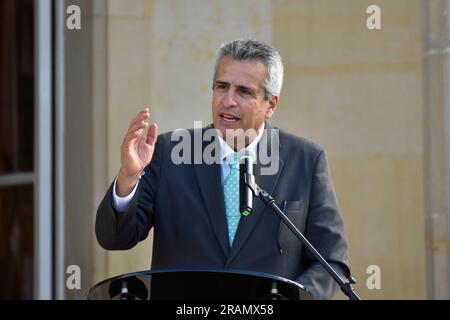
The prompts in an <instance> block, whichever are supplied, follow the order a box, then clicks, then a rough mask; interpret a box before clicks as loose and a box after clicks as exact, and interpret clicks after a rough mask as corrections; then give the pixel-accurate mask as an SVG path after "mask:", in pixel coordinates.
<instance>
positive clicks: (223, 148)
mask: <svg viewBox="0 0 450 320" xmlns="http://www.w3.org/2000/svg"><path fill="white" fill-rule="evenodd" d="M264 128H265V123H264V122H263V124H262V126H261V128H260V130H259V132H258V136H257V137H256V138H255V140H253V141H252V142H251V143H250V144H249V145H248V146H247V147H245V148H244V150H249V151H252V152H253V153H254V154H255V155H256V154H257V146H258V142H259V140H261V137H262V135H263V133H264ZM218 137H219V142H220V154H221V157H220V159H221V161H222V162H221V163H225V161H224V159H225V158H226V157H228V156H229V155H230V154H232V153H234V152H235V151H234V150H233V149H232V148H231V147H230V146H229V145H228V143H226V142H225V140H223V139H222V137H221V136H220V135H218Z"/></svg>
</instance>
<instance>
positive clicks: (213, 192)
mask: <svg viewBox="0 0 450 320" xmlns="http://www.w3.org/2000/svg"><path fill="white" fill-rule="evenodd" d="M211 128H212V127H211V126H210V127H206V128H205V129H211ZM202 136H203V135H202ZM210 143H211V142H210V141H203V148H202V152H203V151H204V150H205V148H206V146H207V145H208V144H210ZM212 143H217V144H218V141H217V138H216V137H214V142H212ZM214 150H217V151H218V152H219V154H220V146H217V148H215V149H214ZM202 159H203V158H202ZM194 168H195V173H196V176H197V180H198V185H199V187H200V191H201V194H202V198H203V201H204V203H205V206H206V210H207V212H208V217H209V220H210V223H211V225H212V227H213V230H214V233H215V235H216V237H217V240H218V242H219V244H220V247H221V248H222V251H223V253H224V255H225V256H227V255H228V253H229V251H230V246H229V244H228V231H227V221H226V214H225V204H224V199H223V192H222V180H221V166H220V164H217V163H214V164H209V165H208V164H205V163H203V160H202V164H194Z"/></svg>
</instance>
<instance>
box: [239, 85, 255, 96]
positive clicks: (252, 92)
mask: <svg viewBox="0 0 450 320" xmlns="http://www.w3.org/2000/svg"><path fill="white" fill-rule="evenodd" d="M237 88H238V89H239V90H246V91H248V92H249V93H250V94H251V95H253V96H256V90H255V89H253V88H250V87H247V86H243V85H239V86H237Z"/></svg>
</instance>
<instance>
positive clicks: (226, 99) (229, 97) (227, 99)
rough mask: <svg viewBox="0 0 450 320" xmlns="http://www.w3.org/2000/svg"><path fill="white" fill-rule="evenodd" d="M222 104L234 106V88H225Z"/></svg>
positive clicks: (229, 106) (235, 104)
mask: <svg viewBox="0 0 450 320" xmlns="http://www.w3.org/2000/svg"><path fill="white" fill-rule="evenodd" d="M223 106H224V107H226V108H231V107H236V106H237V103H236V97H235V92H234V90H232V89H230V90H227V92H226V93H225V95H224V96H223Z"/></svg>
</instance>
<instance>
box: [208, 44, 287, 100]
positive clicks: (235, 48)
mask: <svg viewBox="0 0 450 320" xmlns="http://www.w3.org/2000/svg"><path fill="white" fill-rule="evenodd" d="M224 56H231V58H233V59H234V60H256V61H260V62H262V63H263V64H264V65H265V66H266V68H267V76H266V79H265V80H264V90H265V94H264V99H265V100H269V99H271V98H272V97H273V96H279V95H280V92H281V87H282V86H283V62H282V61H281V56H280V54H279V53H278V51H277V50H276V49H275V48H273V47H272V46H270V45H268V44H267V43H264V42H262V41H257V40H235V41H232V42H229V43H227V44H223V45H222V46H221V47H220V48H219V50H218V51H217V54H216V62H215V64H214V79H213V81H214V80H215V77H216V72H217V66H218V65H219V63H220V60H222V58H223V57H224ZM213 85H214V84H213Z"/></svg>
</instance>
